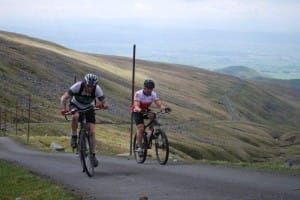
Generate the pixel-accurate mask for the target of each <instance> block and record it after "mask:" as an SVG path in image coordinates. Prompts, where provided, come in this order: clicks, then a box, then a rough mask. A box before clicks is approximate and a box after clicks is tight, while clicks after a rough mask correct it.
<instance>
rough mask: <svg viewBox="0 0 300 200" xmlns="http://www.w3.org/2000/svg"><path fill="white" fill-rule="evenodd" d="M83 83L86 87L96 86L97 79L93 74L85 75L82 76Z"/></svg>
mask: <svg viewBox="0 0 300 200" xmlns="http://www.w3.org/2000/svg"><path fill="white" fill-rule="evenodd" d="M84 81H85V83H86V84H87V85H90V86H96V85H97V83H98V77H97V76H96V75H95V74H91V73H89V74H86V75H85V76H84Z"/></svg>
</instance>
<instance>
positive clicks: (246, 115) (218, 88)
mask: <svg viewBox="0 0 300 200" xmlns="http://www.w3.org/2000/svg"><path fill="white" fill-rule="evenodd" d="M131 68H132V61H131V59H130V58H125V57H118V56H106V55H96V54H86V53H82V52H76V51H73V50H71V49H67V48H64V47H62V46H59V45H56V44H53V43H50V42H47V41H42V40H37V39H34V38H30V37H27V36H23V35H18V34H13V33H7V32H0V77H1V79H0V108H2V110H3V109H4V108H5V109H7V110H9V111H10V112H11V113H12V114H11V115H8V118H9V120H11V121H13V120H15V119H14V116H15V114H14V113H15V110H16V101H17V102H18V110H19V115H21V117H23V121H26V119H27V118H26V108H27V104H28V95H29V94H30V95H31V99H32V105H31V106H32V108H33V111H32V113H31V121H32V122H51V123H54V122H65V121H64V119H63V118H62V116H60V114H59V111H60V107H61V106H60V105H59V98H60V96H61V95H62V94H63V93H64V92H65V91H66V90H67V89H68V87H69V86H70V85H71V84H72V83H73V82H74V76H76V77H77V80H78V79H81V77H83V76H84V74H85V73H87V72H94V73H96V74H98V75H99V77H100V85H101V87H102V88H103V90H104V93H105V95H106V96H107V101H108V102H109V104H110V109H109V110H107V111H103V112H100V113H99V114H98V115H97V116H98V119H97V121H98V122H107V123H110V124H102V125H99V128H98V130H97V134H98V135H97V138H98V140H99V144H98V151H99V152H101V153H108V152H109V154H112V155H114V154H117V153H122V152H126V151H127V152H128V151H129V150H128V148H127V147H128V143H129V134H128V133H129V122H130V113H129V106H130V103H131V102H130V101H131V74H132V72H131ZM146 78H151V79H154V80H155V81H156V83H157V89H156V91H157V92H158V94H159V96H160V97H161V99H162V100H163V101H164V102H165V103H166V104H167V105H168V106H170V107H171V108H172V109H173V112H172V113H171V114H170V115H167V116H165V117H164V118H163V119H162V122H163V123H164V124H165V126H164V128H165V129H166V131H167V133H168V136H169V138H170V142H171V153H172V157H174V159H175V158H176V159H179V160H199V159H206V160H221V161H233V162H239V161H244V162H268V161H272V162H278V163H282V162H286V160H289V159H293V158H295V157H296V155H297V152H299V151H298V150H299V148H300V143H299V141H300V139H299V138H300V133H299V130H300V129H299V128H300V125H299V124H300V123H299V119H300V112H299V108H300V107H299V101H298V102H296V101H293V102H292V101H290V100H289V99H285V98H284V95H282V96H281V95H280V92H278V93H276V91H277V90H276V86H274V87H273V86H272V84H270V85H268V88H271V89H270V90H268V91H266V90H264V89H263V88H262V87H258V86H257V85H256V84H255V83H253V82H250V81H243V82H242V83H241V80H240V79H238V78H235V77H232V76H228V75H223V74H219V73H216V72H211V71H207V70H203V69H199V68H193V67H189V66H182V65H176V64H169V63H158V62H150V61H144V60H137V62H136V89H140V88H141V86H142V83H143V80H144V79H146ZM237 85H240V86H239V87H238V88H237V87H236V86H237ZM275 93H276V94H275ZM224 97H227V98H228V99H229V101H230V106H232V110H233V111H234V112H235V113H237V114H238V115H239V116H240V120H239V121H232V116H231V113H228V111H227V109H226V107H225V105H224V104H223V102H224V101H223V100H224ZM291 102H292V103H291ZM22 110H23V111H22ZM21 113H24V114H23V115H22V114H21ZM18 121H20V118H19V119H18ZM40 126H42V125H40ZM45 126H46V127H45ZM62 126H63V127H56V126H55V125H53V124H52V125H51V126H50V125H48V126H47V125H44V126H42V127H40V128H39V127H37V126H32V130H33V132H34V133H33V134H32V135H35V136H36V137H38V136H39V138H38V139H37V141H38V142H37V143H39V144H37V146H38V145H43V144H45V143H46V145H48V140H47V139H46V138H45V137H44V138H43V139H41V138H40V136H44V135H45V131H46V130H47V131H46V133H47V136H48V138H49V137H50V136H65V135H67V134H68V131H69V130H68V129H69V126H68V124H64V125H62ZM25 132H26V129H25V127H24V128H22V127H21V126H20V133H21V134H25ZM290 138H293V139H292V140H291V139H290ZM44 140H45V141H46V140H47V142H45V141H44ZM62 140H64V141H65V142H66V140H67V139H64V138H63V137H62ZM39 141H40V142H39Z"/></svg>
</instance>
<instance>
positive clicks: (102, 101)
mask: <svg viewBox="0 0 300 200" xmlns="http://www.w3.org/2000/svg"><path fill="white" fill-rule="evenodd" d="M97 100H98V101H97V102H96V107H98V108H108V105H107V103H106V101H105V96H104V95H103V96H100V97H98V98H97Z"/></svg>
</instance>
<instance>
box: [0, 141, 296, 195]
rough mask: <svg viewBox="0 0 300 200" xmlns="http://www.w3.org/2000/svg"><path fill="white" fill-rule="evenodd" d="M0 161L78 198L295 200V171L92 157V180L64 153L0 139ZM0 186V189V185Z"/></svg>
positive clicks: (75, 160)
mask: <svg viewBox="0 0 300 200" xmlns="http://www.w3.org/2000/svg"><path fill="white" fill-rule="evenodd" d="M0 159H1V160H7V161H10V162H14V163H17V164H19V165H21V166H24V167H26V168H28V169H30V170H31V171H33V172H35V173H37V174H39V175H41V176H44V177H47V178H49V179H51V180H52V181H53V182H55V183H58V184H60V185H62V186H63V187H65V188H67V189H69V190H71V191H73V192H76V193H77V194H80V195H81V196H82V197H83V199H105V200H106V199H108V200H110V199H111V200H118V199H120V200H121V199H122V200H127V199H129V200H138V199H140V198H141V197H148V199H149V200H156V199H161V200H171V199H172V200H177V199H178V200H183V199H187V200H194V199H195V200H196V199H197V200H199V199H200V200H202V199H203V200H206V199H207V200H211V199H214V200H219V199H222V200H226V199H230V200H233V199H237V200H241V199H249V200H250V199H251V200H253V199H263V200H268V199H270V200H276V199H280V200H288V199H293V200H299V199H300V174H299V173H298V174H290V173H279V172H264V171H256V170H249V169H238V168H230V167H223V166H212V165H204V164H192V165H191V164H176V163H170V164H167V165H166V166H161V165H159V164H158V163H157V162H156V161H146V163H144V164H137V163H136V162H135V160H133V159H128V158H122V157H121V158H119V157H105V156H100V155H98V159H99V161H100V165H99V167H97V168H96V169H95V175H94V177H92V178H89V177H87V176H86V174H84V173H82V172H81V170H80V161H79V158H78V157H77V156H76V155H74V154H70V153H45V152H39V151H35V150H31V149H29V148H26V147H24V146H22V145H19V144H17V143H15V142H14V141H12V140H10V139H9V138H7V137H0ZM0 190H1V188H0Z"/></svg>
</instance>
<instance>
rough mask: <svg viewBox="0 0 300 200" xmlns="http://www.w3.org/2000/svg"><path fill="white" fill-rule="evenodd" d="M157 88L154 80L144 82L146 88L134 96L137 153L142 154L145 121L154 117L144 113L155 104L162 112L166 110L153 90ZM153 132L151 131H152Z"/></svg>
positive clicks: (133, 109)
mask: <svg viewBox="0 0 300 200" xmlns="http://www.w3.org/2000/svg"><path fill="white" fill-rule="evenodd" d="M154 88H155V83H154V81H153V80H145V81H144V88H143V89H141V90H138V91H137V92H136V93H135V95H134V102H133V108H132V111H133V118H134V120H135V124H136V127H137V140H136V141H137V144H136V147H137V149H136V151H138V152H141V151H142V149H141V145H142V137H143V132H144V119H146V117H149V118H151V117H152V116H144V115H143V113H142V111H147V110H149V107H150V106H151V104H152V103H153V102H154V103H155V104H156V106H157V107H159V108H160V110H164V109H166V106H165V105H164V104H163V103H162V102H161V100H160V99H159V97H158V95H157V94H156V92H155V91H153V89H154ZM150 131H151V130H150Z"/></svg>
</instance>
